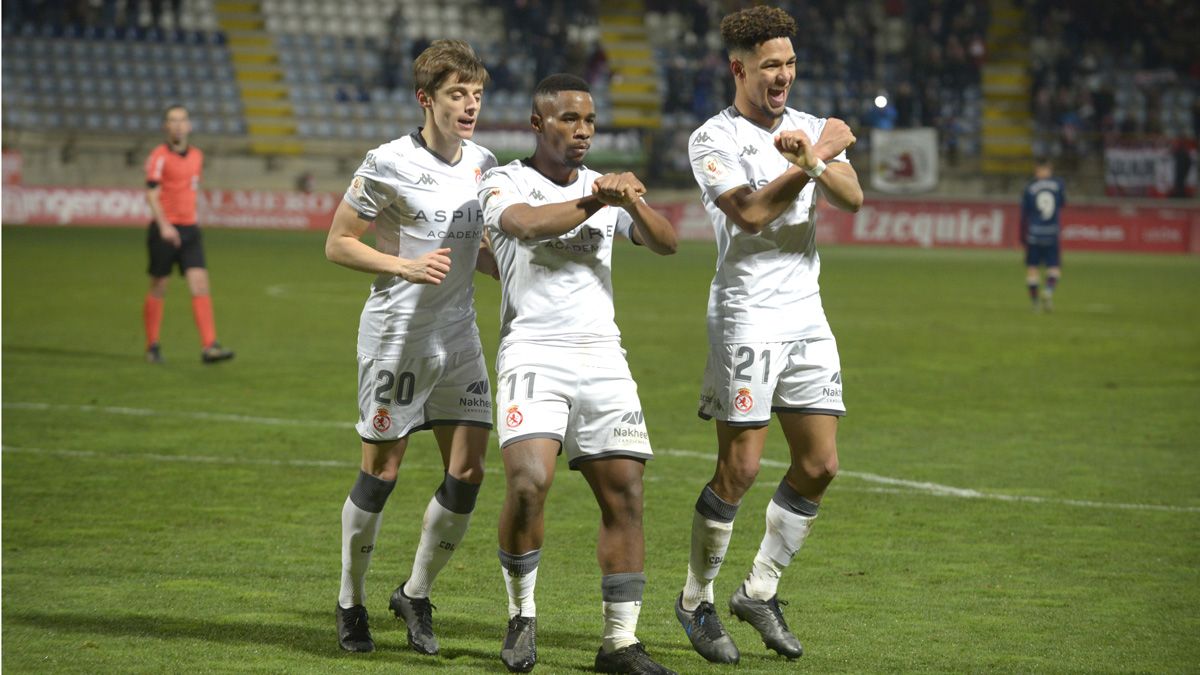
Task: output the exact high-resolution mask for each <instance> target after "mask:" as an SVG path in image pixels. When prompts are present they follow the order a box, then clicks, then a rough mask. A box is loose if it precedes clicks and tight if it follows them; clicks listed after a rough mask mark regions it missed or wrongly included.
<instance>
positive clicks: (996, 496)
mask: <svg viewBox="0 0 1200 675" xmlns="http://www.w3.org/2000/svg"><path fill="white" fill-rule="evenodd" d="M3 405H4V407H5V408H12V409H15V410H71V411H75V412H95V413H108V414H113V415H130V416H136V417H182V418H189V419H199V420H209V421H222V422H240V423H244V424H265V425H271V426H293V427H294V426H307V427H321V428H329V429H352V428H354V425H353V424H351V423H349V422H332V421H327V420H295V419H286V418H280V417H256V416H252V415H234V414H228V413H207V412H195V411H187V410H178V411H175V410H172V411H160V410H151V409H148V408H125V407H118V406H95V405H63V404H52V403H28V402H12V403H8V402H6V403H4V404H3ZM3 449H4V451H5V452H28V453H48V454H57V455H61V456H73V457H94V458H122V459H137V458H142V459H150V460H154V461H164V462H196V463H210V464H262V465H269V466H320V467H339V468H342V467H352V466H357V464H354V463H351V462H336V461H322V460H303V459H296V460H272V459H253V458H249V459H246V458H230V457H206V456H198V455H162V454H118V453H104V452H93V451H72V450H45V449H39V448H20V447H15V446H4V448H3ZM655 453H656V454H659V455H667V456H672V457H687V458H692V459H707V460H713V459H714V455H713V453H704V452H696V451H693V450H678V449H673V448H660V449H658V450H655ZM762 465H763V466H768V467H772V468H777V469H786V468H787V467H788V464H787V463H786V462H780V461H778V460H774V459H768V458H765V457H764V458H763V459H762ZM838 476H841V477H843V478H854V479H857V480H861V481H865V482H868V483H876V484H880V485H889V486H893V487H899V488H905V489H907V490H909V491H912V492H919V493H923V494H927V495H931V496H934V497H957V498H960V499H987V500H992V501H1004V502H1024V503H1027V504H1059V505H1065V506H1079V507H1084V508H1098V509H1122V510H1131V511H1165V512H1169V513H1200V507H1195V506H1171V505H1169V504H1137V503H1132V504H1131V503H1121V502H1101V501H1093V500H1086V499H1066V498H1061V497H1037V496H1033V495H1010V494H1004V493H1000V492H981V491H979V490H973V489H970V488H960V487H954V486H952V485H942V484H940V483H930V482H925V481H913V480H905V479H903V478H891V477H889V476H880V475H878V474H874V473H867V472H864V471H850V470H846V469H841V470H839V471H838Z"/></svg>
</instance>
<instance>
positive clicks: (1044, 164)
mask: <svg viewBox="0 0 1200 675" xmlns="http://www.w3.org/2000/svg"><path fill="white" fill-rule="evenodd" d="M1066 203H1067V195H1066V190H1065V188H1064V186H1063V181H1062V179H1061V178H1058V177H1056V176H1055V175H1054V165H1053V164H1051V163H1050V160H1049V159H1048V158H1042V159H1038V160H1037V164H1036V165H1035V166H1034V169H1033V180H1031V181H1029V183H1028V184H1027V185H1026V186H1025V191H1024V192H1022V193H1021V241H1023V242H1024V243H1025V285H1026V286H1027V287H1028V288H1029V300H1030V301H1031V302H1032V303H1033V310H1034V311H1035V312H1036V311H1037V310H1038V309H1044V310H1045V311H1047V312H1049V311H1051V310H1052V309H1054V290H1055V289H1056V288H1058V280H1059V279H1060V278H1061V277H1062V266H1061V264H1060V262H1059V261H1060V258H1061V254H1060V251H1059V234H1060V231H1061V229H1062V225H1061V223H1060V222H1059V214H1060V212H1061V211H1062V207H1063V205H1064V204H1066ZM1042 265H1045V266H1046V288H1045V290H1043V291H1042V292H1041V294H1040V296H1039V294H1038V285H1039V283H1038V282H1039V277H1040V274H1041V270H1040V269H1039V268H1040V267H1041V266H1042ZM1039 300H1040V301H1041V305H1040V306H1039V304H1038V301H1039Z"/></svg>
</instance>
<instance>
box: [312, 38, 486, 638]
mask: <svg viewBox="0 0 1200 675" xmlns="http://www.w3.org/2000/svg"><path fill="white" fill-rule="evenodd" d="M413 75H414V83H415V85H416V98H417V102H418V103H419V104H420V105H421V107H422V108H423V109H424V112H425V125H424V126H423V127H422V128H420V129H418V130H417V131H414V132H413V133H411V134H409V135H407V136H404V137H402V138H399V139H396V140H394V141H392V142H390V143H386V144H384V145H381V146H379V147H378V148H375V149H374V150H372V151H370V152H369V153H367V156H366V159H364V160H363V163H362V165H361V166H360V167H359V168H358V170H357V171H356V172H355V174H354V179H353V180H352V182H351V183H350V187H349V189H347V191H346V195H345V198H344V200H343V201H342V203H341V204H340V205H339V206H338V209H337V212H336V213H335V214H334V218H333V225H332V226H331V227H330V230H329V236H328V238H327V240H326V243H325V254H326V256H327V257H328V258H329V259H330V260H332V261H333V262H335V263H338V264H339V265H345V266H346V267H349V268H351V269H355V270H361V271H363V272H370V273H372V274H375V275H376V276H375V281H374V283H373V284H372V285H371V293H370V295H369V296H368V298H367V302H366V305H365V306H364V307H363V311H362V317H361V320H360V322H359V330H358V383H359V384H358V408H359V412H358V424H357V430H358V434H359V436H360V437H361V438H362V467H361V470H360V471H359V474H358V480H357V481H356V482H355V484H354V487H353V488H352V489H351V491H350V495H349V497H348V498H347V499H346V501H345V503H344V505H343V507H342V578H341V591H340V593H339V595H338V605H337V628H338V642H339V644H341V646H342V648H343V649H346V650H347V651H354V652H369V651H372V650H373V649H374V642H373V641H372V639H371V633H370V630H369V628H368V624H367V610H366V606H365V604H366V596H365V588H364V586H365V578H366V574H367V567H368V565H369V564H370V560H371V552H372V551H373V550H374V548H375V539H376V537H377V535H378V533H379V526H380V516H381V512H382V511H383V507H384V504H385V502H386V501H387V498H388V495H389V494H391V491H392V489H393V488H394V487H395V486H396V478H397V472H398V471H399V468H400V463H401V461H402V460H403V459H404V452H405V450H406V448H407V447H408V437H409V435H410V434H412V433H413V432H415V431H419V430H421V429H432V430H433V434H434V437H435V438H436V439H437V443H438V447H439V448H440V450H441V454H442V464H443V467H444V469H445V475H444V477H443V480H442V483H441V485H440V486H438V488H437V491H436V492H435V493H434V496H433V498H432V499H430V500H429V506H428V507H427V508H426V510H425V516H424V521H423V524H422V527H421V540H420V543H419V544H418V545H417V551H416V555H415V557H414V560H413V567H412V574H411V575H410V576H409V578H408V579H407V580H406V581H405V582H404V583H402V584H400V586H399V587H398V588H396V590H395V592H394V593H393V594H392V597H391V602H390V603H389V607H390V608H391V609H392V611H393V612H395V613H396V615H397V616H398V617H399V618H402V619H403V620H404V621H405V623H406V624H407V627H408V644H409V645H410V646H411V647H412V648H413V649H414V650H416V651H417V652H420V653H422V654H436V653H438V642H437V638H436V637H435V635H434V633H433V615H432V605H431V604H430V601H429V590H430V587H431V586H432V585H433V581H434V578H435V577H436V576H437V574H438V572H439V571H440V570H441V569H442V568H443V567H444V566H445V565H446V563H447V562H448V561H449V559H450V556H451V554H453V552H454V549H455V548H456V547H457V546H458V544H459V542H461V541H462V538H463V536H464V535H465V534H466V531H467V524H468V522H469V521H470V518H471V512H472V510H473V509H474V508H475V499H476V497H477V495H478V494H479V485H480V483H481V482H482V481H483V464H484V454H485V452H486V450H487V442H488V435H489V432H490V429H491V426H492V424H491V416H492V408H491V397H490V392H489V389H490V388H489V387H488V374H487V368H486V366H485V365H484V360H483V352H482V349H481V347H480V343H479V329H478V328H477V327H476V325H475V308H474V304H473V296H474V286H473V283H472V275H473V273H474V272H475V270H476V267H477V265H478V266H479V269H480V271H485V272H489V273H493V274H494V270H495V261H494V260H493V259H492V257H491V255H490V253H488V252H487V251H482V252H481V251H480V246H481V243H482V233H483V213H482V210H481V209H480V206H479V201H478V198H477V190H478V183H479V180H480V179H481V177H482V175H483V172H484V171H487V170H488V169H491V168H492V167H494V166H495V165H496V158H495V156H494V155H492V153H491V152H490V151H488V150H487V149H485V148H483V147H480V146H479V145H476V144H475V143H472V142H471V140H470V138H471V136H472V134H473V133H474V131H475V124H476V121H477V119H478V115H479V110H480V107H481V104H482V96H483V87H484V85H485V84H486V83H487V80H488V74H487V70H486V69H485V68H484V66H483V63H482V62H481V61H480V60H479V59H478V58H477V57H476V56H475V53H474V51H472V49H471V47H470V46H468V45H467V43H465V42H461V41H457V40H435V41H434V42H433V43H432V44H431V45H430V46H429V48H427V49H426V50H425V51H424V52H422V53H421V54H420V55H419V56H418V57H417V59H416V60H415V61H414V63H413ZM372 222H374V223H375V246H374V247H371V246H370V245H368V244H366V243H364V242H363V241H361V240H360V238H361V237H362V235H363V233H364V232H365V231H366V229H367V227H368V226H369V225H370V224H371V223H372Z"/></svg>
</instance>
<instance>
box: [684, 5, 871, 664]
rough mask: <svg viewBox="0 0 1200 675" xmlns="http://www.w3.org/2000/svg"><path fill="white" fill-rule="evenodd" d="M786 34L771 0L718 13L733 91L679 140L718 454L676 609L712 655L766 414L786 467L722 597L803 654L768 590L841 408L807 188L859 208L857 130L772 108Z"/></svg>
mask: <svg viewBox="0 0 1200 675" xmlns="http://www.w3.org/2000/svg"><path fill="white" fill-rule="evenodd" d="M795 33H796V23H795V21H794V20H793V19H792V17H790V16H789V15H788V14H787V13H786V12H784V11H783V10H780V9H777V8H773V7H763V6H758V7H752V8H750V9H745V10H742V11H740V12H736V13H734V14H730V15H728V16H726V17H725V19H724V20H723V21H722V22H721V35H722V38H723V39H724V42H725V46H726V48H727V49H728V51H729V59H730V70H731V72H732V74H733V77H734V82H735V95H734V103H733V105H732V106H730V107H729V108H726V109H725V110H723V111H722V112H720V113H719V114H717V115H715V116H713V117H712V118H711V119H709V120H708V121H707V122H705V123H704V124H703V125H702V126H701V127H700V128H699V129H697V130H696V131H695V132H694V133H693V134H692V136H691V138H690V140H689V145H688V154H689V157H690V160H691V163H692V171H693V173H694V175H695V178H696V182H697V183H699V185H700V191H701V196H702V199H703V202H704V206H705V209H706V210H707V212H708V215H709V218H710V219H711V221H712V225H713V230H714V231H715V233H716V240H717V270H716V274H715V275H714V276H713V281H712V286H711V290H710V294H709V301H708V338H709V355H708V364H707V366H706V368H705V373H704V382H703V385H702V389H701V394H700V416H701V417H703V418H705V419H710V418H713V419H715V424H716V428H717V449H718V450H717V452H718V454H717V467H716V472H715V473H714V475H713V478H712V480H711V481H709V483H708V484H707V485H705V486H704V489H703V490H702V491H701V493H700V497H699V499H698V500H697V501H696V510H695V512H694V515H693V522H692V544H691V555H690V559H689V564H688V574H687V581H686V583H685V585H684V589H683V592H682V593H681V594H680V595H679V598H678V599H677V601H676V606H675V612H676V616H677V617H678V619H679V621H680V623H681V624H683V627H684V630H685V631H686V632H687V634H688V638H689V640H690V641H691V643H692V646H693V647H694V648H695V649H696V651H697V652H699V653H700V654H701V655H702V656H704V657H705V658H706V659H708V660H709V661H713V662H718V663H736V662H737V661H738V659H739V658H740V654H739V652H738V649H737V647H736V645H734V644H733V640H732V639H731V638H730V636H729V634H728V633H727V632H726V631H725V628H724V626H722V625H721V622H720V620H719V619H718V618H717V614H716V611H715V608H714V606H713V580H714V579H715V578H716V576H717V572H718V571H719V570H720V567H721V562H722V561H723V560H724V558H725V553H726V550H727V548H728V545H729V538H730V535H731V534H732V531H733V520H734V516H735V515H736V513H737V510H738V505H739V503H740V502H741V500H742V497H743V495H745V494H746V491H747V490H749V489H750V486H751V485H753V484H754V479H755V477H756V476H757V475H758V470H759V464H760V461H761V459H762V454H763V447H764V445H765V443H766V439H767V427H768V424H769V423H770V420H771V414H772V413H775V415H776V416H777V417H778V418H779V424H780V426H781V427H782V429H783V434H784V437H785V438H786V439H787V443H788V448H789V450H790V454H791V465H790V466H789V467H788V470H787V473H786V474H785V476H784V478H783V480H782V481H780V483H779V487H778V489H776V491H775V494H774V496H773V497H772V500H771V502H770V503H769V504H768V506H767V513H766V520H767V527H766V534H765V535H764V536H763V539H762V543H761V544H760V546H759V549H758V555H757V556H756V557H755V559H754V564H753V567H752V568H751V570H750V574H749V576H748V577H747V578H746V580H745V582H744V583H742V584H741V585H739V586H738V588H737V590H736V591H735V592H734V593H733V596H732V597H731V598H730V600H729V607H730V610H731V611H732V613H733V614H734V615H735V616H737V617H738V618H739V619H741V620H743V621H747V622H749V623H750V624H751V625H753V626H754V627H755V629H757V630H758V632H759V633H760V634H761V635H762V638H763V642H764V643H765V644H766V646H767V647H769V648H771V649H773V650H775V651H776V652H778V653H780V654H782V655H784V656H787V657H789V658H795V657H798V656H800V655H801V653H802V648H801V646H800V642H799V641H798V640H797V639H796V637H795V636H794V635H793V634H792V633H791V631H790V630H789V628H788V626H787V622H786V621H785V620H784V618H783V613H782V612H781V611H780V608H779V607H780V605H781V604H784V603H781V602H780V601H779V600H778V597H777V595H776V589H777V586H778V583H779V577H780V575H781V574H782V573H783V570H784V568H785V567H787V565H788V563H790V562H791V560H792V557H793V556H794V555H795V554H796V552H797V551H798V550H799V549H800V546H801V544H803V542H804V538H805V537H806V536H807V534H808V532H809V528H810V527H811V526H812V521H813V519H814V518H815V517H816V515H817V507H818V505H819V504H820V501H821V497H822V495H823V494H824V492H825V489H826V487H827V486H828V485H829V483H830V481H832V480H833V477H834V475H835V474H836V473H837V442H836V437H837V425H838V417H839V416H841V415H844V414H845V410H846V409H845V406H844V405H843V403H842V377H841V366H840V363H839V359H838V351H837V343H836V342H835V341H834V338H833V333H832V331H831V330H830V328H829V323H828V322H827V321H826V319H825V312H824V310H823V309H822V306H821V296H820V293H819V288H818V284H817V277H818V274H819V272H820V264H821V263H820V258H819V257H818V255H817V249H816V240H815V231H816V230H815V222H814V219H815V213H816V210H815V203H814V200H815V197H816V192H817V189H818V187H819V189H820V191H821V192H822V193H823V194H824V195H825V197H826V198H827V199H828V200H829V201H830V203H832V204H833V205H834V206H836V207H838V208H840V209H844V210H847V211H857V210H858V208H859V207H860V206H861V205H862V200H863V195H862V188H861V187H859V184H858V177H857V175H856V174H855V172H854V169H853V168H851V166H850V164H849V163H848V162H847V161H846V154H845V150H846V149H847V148H848V147H849V146H851V145H852V144H853V143H854V140H855V139H854V136H853V134H852V133H850V130H849V128H848V127H847V126H846V125H845V124H844V123H843V122H841V121H840V120H837V119H821V118H817V117H813V116H812V115H808V114H806V113H802V112H799V111H797V110H793V109H791V108H788V107H787V105H786V104H787V97H788V91H789V89H790V88H791V85H792V82H793V80H794V79H795V77H796V54H795V51H794V50H793V48H792V41H791V38H792V36H794V35H795ZM813 37H814V39H819V38H820V36H813Z"/></svg>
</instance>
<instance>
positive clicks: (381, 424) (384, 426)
mask: <svg viewBox="0 0 1200 675" xmlns="http://www.w3.org/2000/svg"><path fill="white" fill-rule="evenodd" d="M371 426H372V427H375V431H378V432H379V433H381V434H383V433H387V430H388V429H391V428H392V416H391V415H390V414H388V411H387V408H380V409H378V410H376V411H375V418H374V419H372V420H371Z"/></svg>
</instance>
